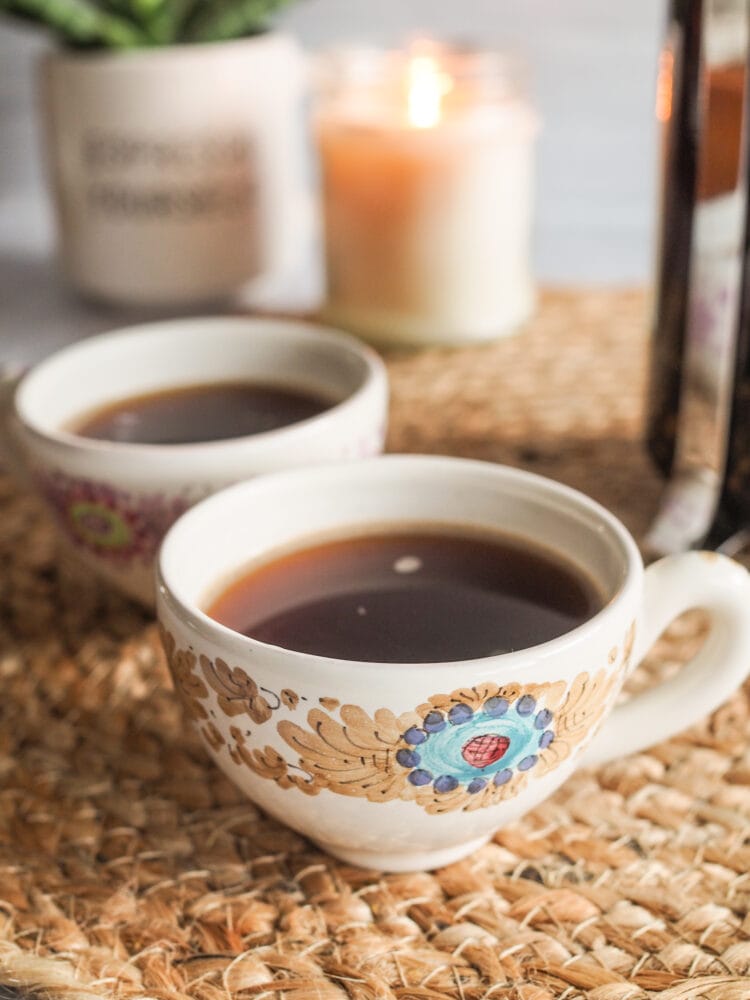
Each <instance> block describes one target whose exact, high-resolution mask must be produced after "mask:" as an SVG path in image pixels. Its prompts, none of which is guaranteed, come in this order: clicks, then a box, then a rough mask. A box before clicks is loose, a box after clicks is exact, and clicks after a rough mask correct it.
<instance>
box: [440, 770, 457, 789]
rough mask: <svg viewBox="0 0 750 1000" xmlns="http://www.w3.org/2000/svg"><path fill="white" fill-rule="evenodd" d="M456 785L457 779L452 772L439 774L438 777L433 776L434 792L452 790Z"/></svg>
mask: <svg viewBox="0 0 750 1000" xmlns="http://www.w3.org/2000/svg"><path fill="white" fill-rule="evenodd" d="M457 787H458V780H457V779H456V778H454V777H453V775H452V774H441V775H440V777H439V778H435V791H436V792H452V791H453V789H454V788H457Z"/></svg>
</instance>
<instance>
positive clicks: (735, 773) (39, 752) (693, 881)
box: [0, 292, 750, 1000]
mask: <svg viewBox="0 0 750 1000" xmlns="http://www.w3.org/2000/svg"><path fill="white" fill-rule="evenodd" d="M645 329H646V302H645V300H644V298H643V297H642V296H641V295H638V294H635V293H616V294H612V293H610V294H607V293H604V292H600V293H595V294H573V293H551V294H547V295H545V296H544V297H543V299H542V301H541V303H540V310H539V313H538V315H537V317H536V318H535V320H534V321H533V323H532V324H530V326H529V328H528V329H527V330H526V331H524V332H523V333H522V334H521V335H520V336H518V337H517V338H515V339H512V340H507V341H505V342H502V343H499V344H495V345H492V346H489V347H482V348H474V349H466V350H460V351H455V352H448V351H439V352H425V353H420V354H408V355H407V354H404V355H400V356H394V357H392V358H390V359H389V366H390V371H391V375H392V380H393V396H394V399H393V413H392V417H393V427H392V433H391V437H390V446H391V448H392V449H399V450H409V451H416V450H419V451H430V452H447V453H452V454H463V455H472V456H476V457H481V458H486V459H492V460H500V461H505V462H510V463H512V464H517V465H522V466H524V467H527V468H532V469H536V470H538V471H541V472H544V473H546V474H549V475H552V476H554V477H556V478H559V479H562V480H565V481H567V482H569V483H571V484H573V485H575V486H578V487H580V488H582V489H584V490H587V491H588V492H590V493H591V494H593V495H594V496H596V497H597V498H599V499H600V500H602V501H603V502H604V503H606V504H608V505H609V506H610V507H612V508H613V509H614V510H615V511H616V512H617V513H618V514H619V515H620V516H622V517H623V518H624V519H625V521H626V522H627V523H628V524H629V526H630V527H631V528H632V529H633V530H634V531H635V532H636V533H640V532H642V531H643V529H644V528H645V526H646V524H647V523H648V518H649V517H650V515H651V513H652V511H653V509H654V505H655V502H656V500H657V497H658V490H659V483H658V480H657V478H656V477H655V476H654V475H653V473H652V472H651V470H650V467H649V464H648V462H647V460H646V458H645V456H644V455H643V452H642V449H641V447H640V445H639V434H640V421H641V407H642V395H643V384H644V370H645V345H646V334H645ZM0 567H1V569H0V678H1V680H2V687H1V689H0V690H1V691H2V698H1V699H0V713H1V714H2V728H1V729H0V776H1V777H0V998H2V1000H11V998H14V1000H15V998H19V997H21V998H22V997H24V996H30V997H39V996H47V995H49V996H53V997H61V998H62V997H66V998H70V1000H75V998H79V997H80V998H95V997H154V998H169V1000H178V998H187V997H189V998H195V1000H227V998H229V997H237V998H240V1000H242V998H247V1000H250V998H273V1000H308V998H310V1000H347V998H349V1000H396V998H398V1000H444V998H456V1000H483V998H487V1000H490V998H493V1000H552V998H565V1000H573V998H585V1000H640V998H646V997H649V998H659V1000H699V998H702V1000H746V998H750V940H749V937H750V917H748V902H749V901H750V875H748V867H749V866H750V750H749V749H748V745H749V739H748V738H749V737H750V712H749V702H748V692H744V693H743V692H739V693H738V694H737V695H736V696H735V697H733V698H732V699H731V700H730V702H728V703H727V704H726V705H724V706H723V707H722V708H721V709H720V710H719V711H718V712H717V713H716V714H715V715H714V716H713V717H712V718H710V719H706V720H705V722H703V723H702V724H701V725H699V726H697V727H695V728H693V729H692V730H690V731H689V732H686V733H684V734H682V735H681V736H680V737H679V738H677V739H675V740H673V741H671V742H670V743H668V744H664V745H661V746H658V747H656V748H654V749H652V750H651V751H650V752H648V753H644V754H641V755H638V756H635V757H631V758H628V759H624V760H621V761H619V762H617V763H614V764H611V765H609V766H607V767H606V768H604V769H603V770H602V771H601V772H600V773H598V774H591V773H581V774H578V775H577V776H575V777H574V778H573V779H572V780H570V781H569V782H568V784H567V785H566V786H565V787H564V788H563V789H562V790H561V791H560V792H559V793H558V794H557V796H555V797H554V798H553V799H551V800H549V801H547V802H546V803H545V804H544V805H543V806H542V807H541V808H539V809H537V810H536V811H535V812H534V813H532V814H530V815H528V816H527V817H526V818H525V819H524V820H523V821H522V822H520V823H518V824H516V825H515V826H512V827H509V828H506V829H505V830H503V831H501V832H499V833H498V834H497V836H496V837H495V839H494V842H493V843H491V844H489V845H488V846H487V847H485V848H483V849H482V850H480V851H479V852H478V853H476V854H475V855H473V856H472V857H470V858H469V859H467V860H465V861H462V862H460V863H458V864H455V865H452V866H450V867H447V868H444V869H442V870H440V871H437V872H433V873H427V874H416V875H386V876H382V875H378V874H377V873H372V872H365V871H361V870H358V869H354V868H350V867H346V866H345V865H342V864H340V863H338V862H335V861H333V860H332V859H330V858H329V857H326V856H325V855H323V854H321V853H320V852H319V851H317V850H315V849H313V848H312V847H311V846H310V845H309V844H308V843H306V842H305V841H304V839H302V838H301V837H299V836H297V835H296V834H294V833H292V832H290V831H289V830H287V829H285V828H283V827H281V826H279V825H278V824H277V823H275V822H273V821H271V820H269V819H267V818H266V817H264V816H263V815H262V814H261V813H260V812H259V811H258V810H257V809H256V808H255V807H254V806H253V805H252V804H251V803H249V802H248V801H247V800H244V799H243V798H242V797H241V796H240V795H239V794H238V793H237V792H236V791H235V790H234V788H233V787H232V786H231V785H230V784H229V783H228V782H227V781H226V780H225V779H224V778H223V777H222V776H221V775H220V774H219V772H218V771H217V770H216V769H215V768H214V767H213V766H212V765H211V764H210V763H209V762H208V760H207V758H206V757H205V755H204V753H203V752H202V750H201V748H200V746H199V744H198V742H197V741H196V739H195V738H194V737H193V735H192V734H191V732H190V730H189V727H188V726H187V724H186V722H185V721H184V719H183V717H182V715H181V711H180V709H179V708H178V706H177V702H176V700H175V698H174V697H173V694H172V692H171V685H170V682H169V679H168V676H167V672H166V670H165V666H164V661H163V658H162V654H161V652H160V650H159V647H158V643H157V638H156V633H155V628H154V626H153V623H152V622H151V621H150V620H149V618H148V616H146V615H145V614H144V613H143V612H141V611H139V610H138V609H136V608H135V607H134V606H132V605H129V604H128V603H127V602H125V601H124V600H123V599H121V598H119V597H117V596H116V595H114V594H108V593H106V592H103V591H102V588H101V587H99V586H97V585H96V584H92V583H91V582H90V581H87V580H84V579H81V578H80V577H78V576H76V575H75V574H73V573H72V572H71V571H69V570H66V569H61V568H60V567H59V566H58V564H57V562H56V560H55V548H54V541H53V537H52V533H51V529H50V525H49V524H48V522H47V520H46V518H45V517H44V515H43V514H42V513H41V511H40V510H39V508H38V507H37V505H36V503H35V502H34V501H33V500H31V499H30V498H29V497H27V496H25V495H21V494H19V493H18V492H17V491H16V490H15V488H14V487H13V486H12V485H11V484H10V483H9V482H8V481H4V482H3V481H0ZM701 627H702V626H701V622H700V620H698V619H697V618H695V617H693V618H688V619H683V620H682V621H681V622H680V623H678V624H677V625H676V626H675V627H673V628H672V630H671V631H670V633H669V635H668V636H667V637H666V638H665V639H663V640H662V641H661V642H660V644H659V646H658V648H657V649H656V650H654V652H653V653H652V655H651V657H650V659H649V663H648V664H647V666H646V667H645V668H642V669H641V670H640V671H639V672H638V674H637V676H636V678H635V680H634V683H635V684H636V685H642V684H647V683H649V682H650V680H651V679H652V678H653V676H654V675H655V674H661V673H663V672H669V671H671V670H675V669H678V665H679V662H680V661H681V660H683V659H684V658H685V657H686V656H687V655H688V654H689V653H690V652H691V651H692V650H693V649H694V648H695V647H696V644H697V643H698V642H699V641H700V636H701Z"/></svg>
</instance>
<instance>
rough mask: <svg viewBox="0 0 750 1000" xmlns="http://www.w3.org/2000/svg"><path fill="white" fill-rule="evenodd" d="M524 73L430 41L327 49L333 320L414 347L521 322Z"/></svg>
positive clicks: (525, 268)
mask: <svg viewBox="0 0 750 1000" xmlns="http://www.w3.org/2000/svg"><path fill="white" fill-rule="evenodd" d="M519 81H520V74H519V72H518V66H517V65H516V64H514V63H513V62H512V61H511V60H510V59H508V58H506V57H503V56H501V55H499V54H496V53H490V52H480V51H476V50H469V49H462V48H451V47H447V46H444V45H438V44H436V43H431V42H420V43H417V44H415V45H414V46H412V47H411V48H410V49H409V50H408V51H403V52H387V51H378V50H371V49H349V50H342V51H338V52H335V53H330V54H329V55H327V56H325V57H324V58H323V59H322V61H321V64H320V73H319V88H318V101H317V113H316V135H317V141H318V149H319V153H320V164H321V174H322V188H323V210H324V227H325V248H326V268H327V300H326V306H325V317H326V319H327V320H328V321H329V322H331V323H335V324H336V325H338V326H343V327H345V328H348V329H350V330H352V331H354V332H356V333H358V334H360V335H361V336H364V337H366V338H367V339H369V340H372V341H374V342H376V343H379V344H400V345H411V346H417V345H426V344H456V343H462V342H470V341H481V340H489V339H494V338H495V337H499V336H502V335H504V334H507V333H510V332H512V331H513V330H515V329H516V328H517V327H518V325H519V324H520V323H521V322H522V321H523V320H524V319H526V317H527V316H528V315H529V313H530V311H531V309H532V306H533V299H534V295H533V285H532V279H531V268H530V259H529V258H530V235H531V221H532V202H533V190H532V186H533V146H534V137H535V134H536V131H537V118H536V115H535V114H534V112H533V110H532V108H531V107H530V105H529V103H528V101H527V100H526V98H525V96H524V94H523V91H522V88H521V86H520V82H519Z"/></svg>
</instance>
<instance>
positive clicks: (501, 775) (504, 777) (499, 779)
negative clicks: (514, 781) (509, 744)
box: [492, 767, 513, 785]
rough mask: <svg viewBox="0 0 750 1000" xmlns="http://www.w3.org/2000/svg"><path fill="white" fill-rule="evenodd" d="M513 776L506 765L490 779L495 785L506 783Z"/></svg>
mask: <svg viewBox="0 0 750 1000" xmlns="http://www.w3.org/2000/svg"><path fill="white" fill-rule="evenodd" d="M512 777H513V772H512V771H511V770H510V768H508V767H504V768H503V769H502V771H498V772H497V774H496V775H495V777H494V778H493V779H492V780H493V782H494V783H495V784H496V785H507V784H508V782H509V781H510V779H511V778H512Z"/></svg>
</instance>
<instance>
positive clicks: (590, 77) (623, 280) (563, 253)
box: [0, 0, 664, 357]
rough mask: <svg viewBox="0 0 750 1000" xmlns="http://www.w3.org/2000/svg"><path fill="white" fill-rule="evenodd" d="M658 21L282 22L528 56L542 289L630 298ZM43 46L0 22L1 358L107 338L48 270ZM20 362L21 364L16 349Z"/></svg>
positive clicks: (652, 152)
mask: <svg viewBox="0 0 750 1000" xmlns="http://www.w3.org/2000/svg"><path fill="white" fill-rule="evenodd" d="M663 19H664V4H663V2H662V0H620V2H617V3H615V2H613V0H609V2H607V0H604V2H603V0H300V2H298V3H296V4H294V5H292V6H290V7H289V8H288V10H287V11H286V12H285V13H284V15H283V16H282V17H281V19H280V20H281V24H282V25H283V26H284V27H286V28H287V29H288V30H290V31H292V32H294V33H295V34H296V35H297V37H298V38H299V39H300V40H301V41H302V42H303V43H304V44H305V45H307V46H309V47H311V48H320V47H323V46H325V45H328V44H331V43H335V42H341V41H346V40H354V41H362V40H369V41H372V42H380V43H386V44H387V43H399V42H400V41H403V40H404V39H405V38H408V37H409V36H413V34H414V33H416V32H419V31H422V32H427V33H430V34H434V35H438V36H443V37H458V38H461V39H467V40H469V41H475V42H479V43H481V44H484V45H487V46H499V47H508V48H511V49H513V50H515V51H517V52H519V53H520V54H522V55H523V56H524V57H525V58H526V60H527V62H528V65H529V68H530V79H531V87H532V92H533V96H534V100H535V102H536V105H537V108H538V110H539V112H540V114H541V117H542V120H543V128H542V132H541V134H540V138H539V147H538V172H537V201H536V227H535V228H536V232H535V262H536V273H537V277H538V278H539V280H540V281H543V282H545V281H546V282H553V283H576V284H584V283H589V284H591V283H608V284H630V283H635V282H645V281H647V280H648V279H649V277H650V273H651V266H652V265H651V261H652V249H651V244H652V227H653V215H654V206H655V193H654V192H655V180H656V143H655V139H656V132H655V126H654V120H653V94H654V80H655V74H656V57H657V51H658V46H659V43H660V39H661V34H662V27H663ZM45 44H47V43H46V41H45V40H44V39H43V37H42V36H41V34H40V33H39V32H37V31H34V30H32V29H30V28H26V27H23V28H21V27H16V26H13V27H11V26H9V24H8V23H2V22H0V330H2V340H3V341H4V342H5V344H6V345H7V344H8V343H15V344H16V345H17V346H18V345H19V344H21V341H24V342H27V339H28V336H33V334H32V333H31V332H30V331H31V329H33V328H34V327H35V326H37V327H44V330H45V333H44V337H45V338H46V341H45V342H46V343H47V344H48V346H50V347H51V346H53V344H54V343H55V342H58V341H59V340H60V339H65V338H67V337H69V336H72V335H74V331H75V330H76V329H77V327H76V324H80V325H81V326H82V327H85V331H86V332H93V331H94V330H96V329H103V328H106V326H107V325H111V319H110V317H108V316H104V315H102V316H101V317H100V316H98V315H96V316H95V315H93V314H92V313H91V312H90V311H89V312H86V313H82V312H80V311H75V310H73V311H71V310H70V309H69V308H68V306H67V304H66V303H65V300H64V297H65V295H66V294H67V293H66V292H65V290H64V289H63V288H61V287H60V286H59V284H58V285H55V284H54V283H55V280H56V279H55V278H54V276H53V271H52V268H51V266H50V264H49V252H50V247H51V242H52V235H51V225H50V219H49V212H48V206H47V202H46V198H45V195H44V188H43V183H42V176H41V170H40V164H39V157H38V155H37V137H36V129H35V118H34V107H33V105H34V97H33V93H34V88H33V67H34V63H35V60H36V57H37V56H38V54H39V53H40V52H41V51H42V50H43V48H44V46H45ZM61 314H62V318H60V317H61ZM78 328H79V329H80V327H78ZM9 330H10V332H8V331H9ZM19 352H20V353H23V354H24V355H27V354H28V353H29V352H28V349H27V347H25V346H24V345H23V344H21V346H20V347H18V351H16V353H19ZM5 353H6V357H7V351H6V352H5ZM11 353H13V352H11ZM34 353H38V349H37V350H35V351H34Z"/></svg>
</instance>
